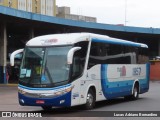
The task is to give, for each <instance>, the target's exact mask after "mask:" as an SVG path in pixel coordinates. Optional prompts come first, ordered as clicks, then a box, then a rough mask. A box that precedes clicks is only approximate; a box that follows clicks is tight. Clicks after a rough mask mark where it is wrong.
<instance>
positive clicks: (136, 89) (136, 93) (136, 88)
mask: <svg viewBox="0 0 160 120" xmlns="http://www.w3.org/2000/svg"><path fill="white" fill-rule="evenodd" d="M124 98H125V99H126V100H137V99H138V98H139V85H138V84H135V85H134V89H133V93H132V95H129V96H125V97H124Z"/></svg>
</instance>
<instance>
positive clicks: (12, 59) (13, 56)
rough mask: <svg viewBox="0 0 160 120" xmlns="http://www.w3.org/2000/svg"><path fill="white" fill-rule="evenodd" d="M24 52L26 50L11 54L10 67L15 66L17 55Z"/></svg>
mask: <svg viewBox="0 0 160 120" xmlns="http://www.w3.org/2000/svg"><path fill="white" fill-rule="evenodd" d="M23 50H24V49H19V50H16V51H14V52H13V53H12V54H11V56H10V65H11V66H14V58H15V56H16V55H17V54H19V53H21V52H23Z"/></svg>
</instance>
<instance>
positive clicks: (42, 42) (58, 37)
mask: <svg viewBox="0 0 160 120" xmlns="http://www.w3.org/2000/svg"><path fill="white" fill-rule="evenodd" d="M81 41H94V42H103V43H112V44H123V45H129V46H137V47H145V48H148V46H147V45H146V44H142V43H135V42H131V41H127V40H122V39H117V38H112V37H109V36H105V35H99V34H93V33H63V34H52V35H44V36H39V37H35V38H33V39H31V40H29V41H28V42H27V44H26V46H55V45H72V44H75V43H77V42H81Z"/></svg>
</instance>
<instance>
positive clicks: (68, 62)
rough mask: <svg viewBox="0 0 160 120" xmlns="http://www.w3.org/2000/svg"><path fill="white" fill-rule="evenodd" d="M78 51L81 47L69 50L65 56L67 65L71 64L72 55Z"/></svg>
mask: <svg viewBox="0 0 160 120" xmlns="http://www.w3.org/2000/svg"><path fill="white" fill-rule="evenodd" d="M80 49H81V47H73V48H72V49H70V50H69V52H68V55H67V64H72V60H73V55H74V53H75V52H76V51H77V50H80Z"/></svg>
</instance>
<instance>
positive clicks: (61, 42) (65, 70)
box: [11, 33, 149, 110]
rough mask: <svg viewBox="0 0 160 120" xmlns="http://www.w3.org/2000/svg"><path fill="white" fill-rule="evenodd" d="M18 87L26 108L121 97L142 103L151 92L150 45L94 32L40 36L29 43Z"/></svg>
mask: <svg viewBox="0 0 160 120" xmlns="http://www.w3.org/2000/svg"><path fill="white" fill-rule="evenodd" d="M20 52H23V59H22V62H21V67H20V78H19V84H18V96H19V103H20V105H23V106H41V107H42V108H43V109H44V110H48V109H51V108H52V107H53V106H61V107H63V106H64V107H66V106H67V107H68V106H75V105H82V104H84V106H85V108H86V109H92V108H93V107H94V106H95V102H96V101H101V100H108V99H113V98H117V97H125V98H130V99H133V100H136V99H138V97H139V94H142V93H145V92H147V91H148V90H149V62H148V61H149V59H148V46H147V45H145V44H141V43H135V42H131V41H126V40H121V39H116V38H111V37H108V36H104V35H98V34H92V33H69V34H53V35H45V36H39V37H36V38H33V39H31V40H30V41H28V42H27V43H26V47H25V48H24V50H23V49H21V50H17V51H15V52H13V53H12V55H11V65H12V66H13V65H14V56H15V55H16V54H17V53H20Z"/></svg>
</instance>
